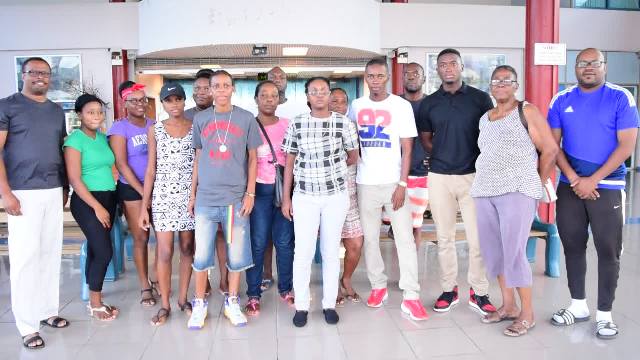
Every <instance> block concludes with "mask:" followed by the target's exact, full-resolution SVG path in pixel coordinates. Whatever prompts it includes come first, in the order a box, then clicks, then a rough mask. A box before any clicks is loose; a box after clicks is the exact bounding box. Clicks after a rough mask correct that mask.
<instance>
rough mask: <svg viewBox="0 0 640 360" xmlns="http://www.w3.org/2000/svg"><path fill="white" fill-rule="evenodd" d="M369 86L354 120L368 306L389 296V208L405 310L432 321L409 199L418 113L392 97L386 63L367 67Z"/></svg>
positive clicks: (357, 104) (355, 104)
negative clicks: (385, 219) (383, 224)
mask: <svg viewBox="0 0 640 360" xmlns="http://www.w3.org/2000/svg"><path fill="white" fill-rule="evenodd" d="M365 81H366V82H367V86H368V87H369V91H370V94H369V96H366V97H361V98H359V99H356V100H354V101H353V103H352V104H351V110H350V117H351V118H352V119H353V120H354V121H356V123H357V124H358V134H359V136H360V146H361V158H360V160H359V162H358V175H357V178H356V183H357V185H358V204H359V208H360V221H361V223H362V230H363V232H364V255H365V260H366V265H367V275H368V277H369V281H370V282H371V287H372V290H371V294H370V295H369V299H368V300H367V305H368V306H370V307H380V306H382V303H383V302H384V301H385V300H386V299H387V297H388V293H387V276H386V275H385V274H384V261H383V259H382V254H381V253H380V216H381V213H382V209H383V208H384V209H385V210H386V211H387V213H388V214H389V217H390V220H391V225H392V226H393V229H394V232H395V238H394V240H395V243H396V248H397V251H398V263H399V265H400V282H399V285H400V288H401V289H402V290H403V299H404V300H403V301H402V306H401V309H402V311H403V312H404V313H407V314H408V315H409V316H410V317H411V318H412V319H413V320H426V319H427V318H428V317H429V315H428V314H427V312H426V310H425V309H424V307H423V306H422V303H421V302H420V284H419V282H418V257H417V251H416V246H415V243H414V240H413V232H412V218H411V209H410V207H409V204H408V199H407V194H406V192H407V191H406V188H407V179H408V177H409V169H410V166H411V149H412V146H413V138H415V137H416V136H417V131H416V124H415V120H414V115H413V109H412V107H411V104H410V103H409V102H408V101H406V100H404V99H402V98H401V97H399V96H396V95H393V94H389V93H388V92H387V90H386V84H387V82H388V81H389V69H388V67H387V62H386V59H384V58H375V59H372V60H370V61H369V62H368V63H367V65H366V67H365Z"/></svg>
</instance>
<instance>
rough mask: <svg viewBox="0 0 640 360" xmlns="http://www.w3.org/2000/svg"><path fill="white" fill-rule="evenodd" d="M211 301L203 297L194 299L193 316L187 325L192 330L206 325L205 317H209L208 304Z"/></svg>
mask: <svg viewBox="0 0 640 360" xmlns="http://www.w3.org/2000/svg"><path fill="white" fill-rule="evenodd" d="M208 305H209V303H208V302H207V300H203V299H193V302H192V307H193V310H191V317H190V318H189V322H188V323H187V327H188V328H189V329H192V330H200V329H202V328H203V327H204V319H206V318H207V306H208Z"/></svg>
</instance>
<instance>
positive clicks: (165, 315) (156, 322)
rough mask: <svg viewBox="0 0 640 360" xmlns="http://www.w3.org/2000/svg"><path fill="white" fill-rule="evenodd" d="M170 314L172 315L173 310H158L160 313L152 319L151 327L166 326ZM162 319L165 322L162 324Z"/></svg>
mask: <svg viewBox="0 0 640 360" xmlns="http://www.w3.org/2000/svg"><path fill="white" fill-rule="evenodd" d="M169 314H171V310H169V309H166V308H160V310H158V312H157V313H156V314H155V315H153V317H152V318H151V325H153V326H160V325H164V324H165V323H166V322H167V319H168V318H169ZM162 318H164V321H163V322H160V319H162Z"/></svg>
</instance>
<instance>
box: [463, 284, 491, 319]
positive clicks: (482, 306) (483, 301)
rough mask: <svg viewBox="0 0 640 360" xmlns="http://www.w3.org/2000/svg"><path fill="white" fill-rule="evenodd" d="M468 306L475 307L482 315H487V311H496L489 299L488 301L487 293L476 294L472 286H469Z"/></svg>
mask: <svg viewBox="0 0 640 360" xmlns="http://www.w3.org/2000/svg"><path fill="white" fill-rule="evenodd" d="M469 306H471V307H472V308H474V309H476V310H477V311H478V312H480V313H481V314H482V315H488V314H489V313H492V312H496V311H498V309H496V307H495V306H493V304H492V303H491V301H489V295H484V296H479V295H476V293H475V292H474V291H473V288H469Z"/></svg>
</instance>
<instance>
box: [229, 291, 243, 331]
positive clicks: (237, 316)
mask: <svg viewBox="0 0 640 360" xmlns="http://www.w3.org/2000/svg"><path fill="white" fill-rule="evenodd" d="M224 316H225V317H226V318H227V319H229V321H231V324H233V326H245V325H247V317H246V316H244V314H243V313H242V310H241V309H240V304H238V297H237V296H228V297H227V298H226V299H225V301H224Z"/></svg>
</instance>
